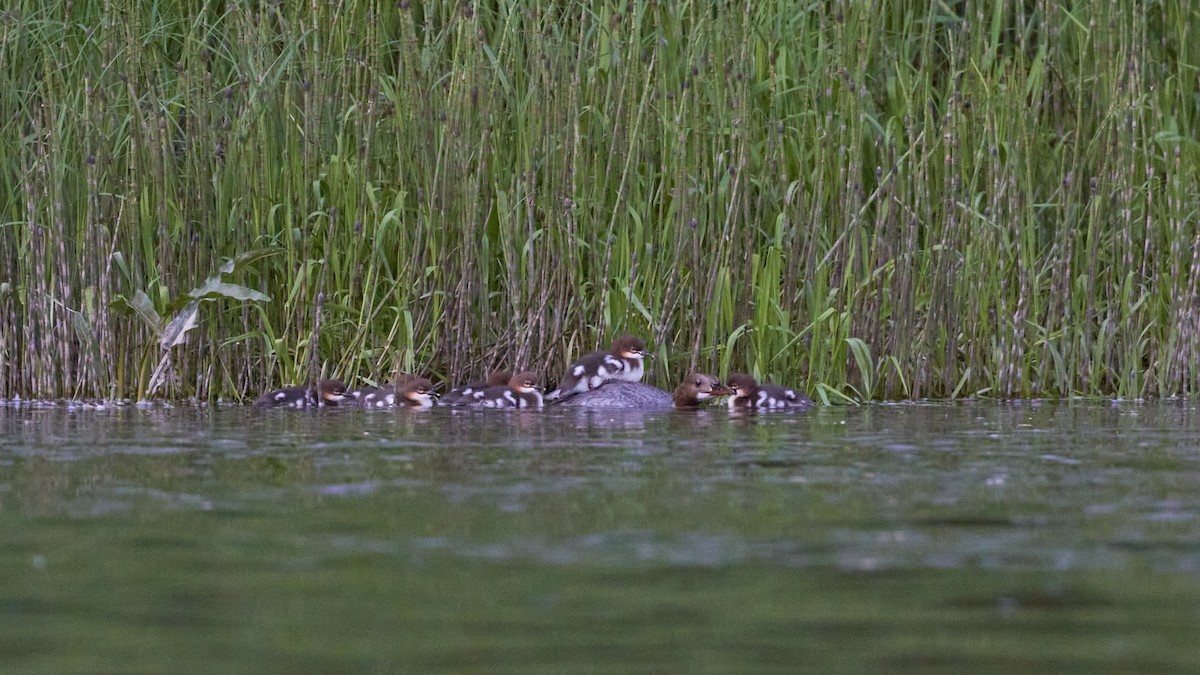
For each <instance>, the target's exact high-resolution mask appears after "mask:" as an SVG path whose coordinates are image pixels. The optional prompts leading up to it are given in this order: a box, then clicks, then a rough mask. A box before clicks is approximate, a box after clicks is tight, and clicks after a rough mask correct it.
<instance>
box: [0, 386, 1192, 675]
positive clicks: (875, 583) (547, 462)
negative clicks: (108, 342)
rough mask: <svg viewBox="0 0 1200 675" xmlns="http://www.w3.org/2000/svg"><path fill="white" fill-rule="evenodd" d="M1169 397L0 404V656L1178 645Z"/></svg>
mask: <svg viewBox="0 0 1200 675" xmlns="http://www.w3.org/2000/svg"><path fill="white" fill-rule="evenodd" d="M1198 432H1200V415H1197V407H1196V406H1195V405H1193V404H1191V403H1156V404H1147V405H1136V404H1121V405H1112V404H1107V403H1105V404H1096V403H1086V404H1067V403H1064V404H1050V403H1046V404H1029V403H1026V404H1022V405H1011V404H1010V405H997V404H992V403H976V404H957V405H952V404H916V405H911V404H908V405H888V406H865V407H861V408H836V409H820V410H817V411H814V412H811V413H806V414H770V415H758V416H745V417H731V416H730V415H729V414H728V413H727V412H726V411H725V410H723V409H714V410H702V411H698V412H681V411H671V412H664V413H653V414H638V413H603V412H597V411H587V410H579V411H573V410H560V411H548V412H546V413H530V412H497V411H447V410H434V411H432V412H426V413H420V412H417V413H414V412H411V411H406V410H401V411H363V410H346V409H326V410H320V411H291V410H288V411H283V410H279V411H261V410H257V409H250V408H195V407H177V408H172V409H149V410H141V409H136V408H131V407H117V408H108V409H104V410H84V409H79V408H71V409H68V408H66V407H65V406H58V407H50V408H29V407H24V408H13V407H7V408H0V542H3V546H0V579H3V585H2V586H0V672H5V673H9V672H14V673H96V672H114V673H116V672H120V673H141V672H145V673H158V672H221V673H237V672H246V673H252V672H254V673H258V672H324V673H328V672H438V671H440V672H534V673H538V672H542V673H557V672H701V673H703V672H713V673H717V672H722V673H723V672H772V671H774V672H797V671H805V672H816V671H821V672H862V671H864V670H868V669H872V670H883V671H886V672H921V673H929V672H964V671H971V672H1016V671H1034V672H1047V671H1051V670H1053V671H1056V672H1089V673H1094V672H1131V671H1138V672H1172V671H1176V672H1183V671H1189V670H1191V669H1193V668H1195V664H1197V663H1200V639H1197V636H1198V635H1200V440H1198V439H1200V433H1198Z"/></svg>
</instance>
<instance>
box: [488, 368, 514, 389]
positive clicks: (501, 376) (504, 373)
mask: <svg viewBox="0 0 1200 675" xmlns="http://www.w3.org/2000/svg"><path fill="white" fill-rule="evenodd" d="M512 376H513V371H511V370H497V371H496V372H494V373H492V374H491V375H488V379H487V384H488V386H489V387H503V386H504V385H506V384H508V381H509V380H511V379H512Z"/></svg>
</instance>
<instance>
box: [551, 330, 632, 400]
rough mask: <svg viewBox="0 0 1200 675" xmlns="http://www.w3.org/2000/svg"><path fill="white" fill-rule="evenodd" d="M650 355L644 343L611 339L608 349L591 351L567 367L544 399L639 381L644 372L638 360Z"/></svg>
mask: <svg viewBox="0 0 1200 675" xmlns="http://www.w3.org/2000/svg"><path fill="white" fill-rule="evenodd" d="M648 356H651V355H650V354H649V353H648V352H647V351H646V343H644V342H642V341H641V340H640V339H639V338H635V337H632V336H629V335H625V336H622V337H619V338H617V339H616V340H613V343H612V350H610V351H607V352H606V351H603V350H600V351H595V352H592V353H590V354H587V355H586V356H583V357H582V358H580V359H579V360H577V361H575V362H574V363H572V364H571V366H570V367H569V368H567V373H566V375H563V377H562V379H561V380H560V381H559V383H558V388H557V389H555V390H554V391H552V392H550V393H549V394H547V395H546V400H549V401H553V400H555V399H565V398H568V397H570V396H574V395H576V394H582V393H583V392H585V391H590V390H592V389H595V388H596V387H599V386H600V385H602V384H604V383H605V382H610V381H613V380H616V381H620V382H640V381H641V379H642V374H643V373H645V372H646V369H645V367H644V366H643V364H642V360H643V359H645V358H646V357H648Z"/></svg>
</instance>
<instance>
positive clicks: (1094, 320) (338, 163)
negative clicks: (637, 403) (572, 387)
mask: <svg viewBox="0 0 1200 675" xmlns="http://www.w3.org/2000/svg"><path fill="white" fill-rule="evenodd" d="M1198 28H1200V9H1198V8H1197V7H1196V6H1195V3H1192V2H1135V1H1134V0H1090V1H1089V0H1082V1H1081V2H1077V3H1070V6H1064V5H1062V4H1061V3H1056V2H1047V1H1041V0H1030V1H1025V0H1022V1H1020V2H1014V1H1012V0H1009V1H1001V2H997V3H994V4H993V5H991V6H987V3H940V2H920V1H918V0H891V1H886V2H878V3H864V2H851V1H849V0H845V1H837V0H832V1H830V2H818V3H786V2H784V3H750V2H745V3H716V4H714V3H711V2H699V3H698V2H679V3H673V2H672V3H668V2H638V1H635V2H612V1H608V2H605V1H600V2H591V1H590V0H589V1H588V2H582V1H577V2H550V1H549V0H492V1H489V2H473V3H472V2H466V3H464V2H448V1H433V2H424V3H420V2H409V1H408V0H401V1H400V2H398V3H397V2H394V1H393V0H388V1H386V2H385V1H383V0H343V1H342V2H312V3H290V2H288V3H285V2H245V3H207V2H200V1H199V0H160V1H159V2H155V3H138V2H121V1H120V0H73V1H72V0H58V1H53V0H52V1H49V2H43V0H36V1H35V0H16V1H15V2H13V3H9V9H7V10H5V11H4V12H3V13H2V14H0V396H4V397H9V396H12V395H15V394H20V395H22V396H26V397H28V396H35V397H52V396H99V397H109V396H144V395H147V394H150V393H153V394H154V395H156V396H172V397H184V396H197V397H201V398H210V399H211V398H216V397H237V396H241V395H245V394H247V393H256V392H258V391H260V390H261V389H262V388H264V387H266V386H269V385H271V384H274V383H279V382H301V381H305V380H306V379H308V378H310V377H311V376H312V375H313V372H312V371H313V370H314V369H315V370H319V371H323V372H325V373H328V374H336V375H339V376H343V377H347V378H352V379H358V378H365V379H369V380H383V379H386V378H387V377H388V376H389V374H390V373H392V372H394V371H395V370H406V371H410V370H411V371H421V372H425V373H429V374H433V375H435V376H445V377H450V376H466V375H476V374H479V373H482V372H483V371H485V370H487V369H489V368H492V367H494V366H497V365H500V364H504V365H507V366H516V367H535V368H539V369H542V370H546V371H549V372H553V371H556V370H557V369H558V368H560V367H562V365H563V364H564V362H565V361H567V360H568V359H569V358H570V357H571V356H572V355H573V354H575V353H577V352H579V351H582V350H586V349H592V348H594V347H595V346H596V345H597V344H600V343H605V342H607V340H608V339H610V338H611V337H612V336H614V335H616V334H619V333H623V332H629V333H634V334H638V335H642V336H644V337H646V338H647V339H648V340H649V342H650V343H651V344H652V346H653V348H654V350H655V351H656V353H657V354H658V356H659V357H660V358H659V359H657V360H656V361H655V365H654V370H653V373H652V377H653V378H655V379H656V380H657V381H658V382H660V383H663V384H666V383H669V382H670V381H672V380H674V379H675V378H677V377H678V376H679V375H680V374H681V372H682V371H684V370H688V369H693V368H698V369H701V370H707V371H717V372H719V373H721V374H724V373H727V372H728V370H730V369H746V370H748V371H750V372H752V373H754V374H756V375H758V376H759V377H761V378H764V379H771V380H776V381H782V382H786V383H788V384H793V385H797V386H805V387H807V388H808V389H810V390H811V391H813V392H815V393H817V394H818V395H820V396H821V397H823V398H825V399H827V400H840V399H844V398H879V397H926V396H933V397H945V396H955V397H963V396H977V395H986V396H999V397H1016V396H1062V395H1075V394H1084V395H1120V396H1148V395H1149V396H1165V395H1174V394H1180V393H1188V392H1194V391H1195V389H1196V382H1197V372H1196V371H1197V356H1198V340H1197V338H1198V337H1200V293H1198V289H1197V284H1198V280H1200V228H1198V227H1197V220H1198V205H1200V196H1198V195H1200V191H1198V190H1197V189H1196V186H1197V185H1200V180H1198V179H1200V175H1198V173H1200V172H1198V166H1200V162H1198V160H1200V143H1198V142H1197V140H1196V137H1197V136H1196V131H1197V126H1196V125H1197V116H1198V115H1200V110H1198V106H1197V104H1196V100H1197V95H1198V92H1197V84H1198V68H1200V35H1197V31H1198ZM222 265H224V267H222ZM193 289H195V290H193ZM319 297H320V298H322V301H321V302H318V298H319ZM318 313H319V316H318ZM318 318H319V319H320V321H319V339H317V340H316V341H313V340H311V337H312V335H313V333H314V328H315V327H316V326H317V324H318ZM313 364H316V365H315V366H314V365H313Z"/></svg>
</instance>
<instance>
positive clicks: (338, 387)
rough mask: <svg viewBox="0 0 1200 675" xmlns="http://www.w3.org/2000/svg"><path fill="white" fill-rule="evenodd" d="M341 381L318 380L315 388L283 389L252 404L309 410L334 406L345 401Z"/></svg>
mask: <svg viewBox="0 0 1200 675" xmlns="http://www.w3.org/2000/svg"><path fill="white" fill-rule="evenodd" d="M346 398H347V396H346V385H344V384H342V381H341V380H320V381H318V382H317V386H316V387H312V388H309V387H284V388H282V389H273V390H271V391H268V392H267V393H265V394H263V395H262V396H260V397H259V398H258V400H257V401H255V402H254V405H256V406H259V407H260V408H310V407H313V408H315V407H320V406H327V405H328V406H335V405H337V404H339V403H341V402H342V401H344V400H346Z"/></svg>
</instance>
